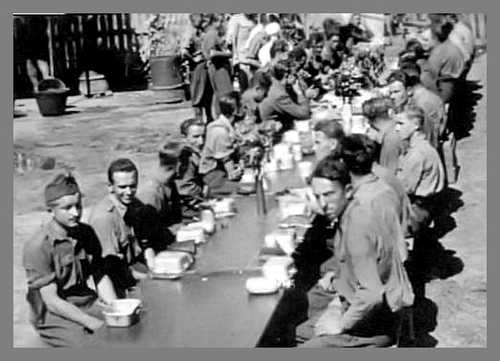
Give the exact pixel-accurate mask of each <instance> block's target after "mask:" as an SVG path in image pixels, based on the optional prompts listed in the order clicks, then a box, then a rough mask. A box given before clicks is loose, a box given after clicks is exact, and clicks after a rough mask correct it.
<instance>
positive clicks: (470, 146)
mask: <svg viewBox="0 0 500 361" xmlns="http://www.w3.org/2000/svg"><path fill="white" fill-rule="evenodd" d="M486 64H487V56H486V54H483V55H482V56H480V57H479V58H478V59H477V60H476V62H475V64H474V66H473V68H472V70H471V72H470V75H469V79H470V80H479V84H480V85H481V86H482V88H481V89H479V90H478V91H477V93H478V94H480V95H482V97H481V99H479V101H478V103H477V106H476V107H475V113H476V120H475V122H474V128H473V129H472V130H471V132H470V136H468V137H466V138H464V139H462V140H460V142H459V145H458V156H459V161H460V164H461V166H462V169H461V174H460V179H459V182H458V184H456V185H454V186H453V189H454V191H453V196H454V198H455V203H456V207H455V208H457V209H454V213H453V214H452V217H453V219H454V223H456V226H455V227H454V228H453V227H450V228H453V229H451V230H450V231H449V232H447V233H446V234H445V235H444V236H443V237H441V238H440V239H439V242H438V243H437V244H438V245H439V247H438V251H436V248H433V250H432V252H439V254H440V257H439V258H437V260H436V263H435V264H434V265H433V267H434V268H433V269H434V271H435V272H434V273H433V277H431V279H429V280H428V281H427V282H426V284H425V298H424V299H423V301H422V302H421V305H420V306H421V307H419V308H418V310H416V314H415V324H416V328H418V330H419V331H418V335H417V336H418V345H419V346H425V347H486V299H487V286H486V269H487V265H486V223H487V217H486V173H487V172H486V138H487V137H486V129H487V117H486V99H487V94H486V89H487V77H486ZM68 104H69V105H70V107H69V108H68V110H67V114H66V115H64V116H60V117H42V116H40V114H39V112H38V108H37V106H36V103H35V101H34V100H33V99H28V100H18V101H17V102H16V108H17V109H18V110H19V111H21V112H23V113H25V114H26V115H25V116H21V117H17V118H15V119H14V129H13V133H14V134H13V137H14V151H15V152H16V154H19V153H20V154H25V155H26V156H27V157H28V158H30V159H32V160H33V164H34V165H35V166H34V169H32V170H27V171H24V172H22V171H21V170H19V171H16V172H15V173H14V209H13V217H14V240H13V246H14V247H13V261H14V263H13V270H14V272H13V277H14V278H13V286H14V287H13V288H14V290H13V291H14V293H13V297H14V299H13V301H14V302H13V304H14V310H13V311H14V312H13V316H14V319H13V321H14V330H13V331H14V347H30V346H41V345H42V344H41V343H40V341H39V340H38V338H37V336H36V334H35V332H34V331H33V329H32V327H31V325H29V322H28V316H29V308H28V304H27V303H26V301H25V298H24V295H25V290H26V280H25V275H24V271H23V269H22V264H21V253H22V246H23V244H24V243H25V242H26V240H27V239H28V238H29V237H30V235H32V234H33V233H34V232H35V231H36V228H37V227H38V226H39V225H40V224H41V222H42V221H43V219H44V217H45V213H44V212H43V210H44V208H43V187H44V185H45V184H46V183H47V182H48V181H50V179H51V178H52V177H53V176H54V175H55V174H56V173H57V172H58V171H60V169H61V168H63V167H69V168H70V169H72V170H73V173H74V174H75V176H76V177H77V180H78V182H79V183H80V186H81V188H82V190H83V192H84V207H88V206H89V205H91V204H93V203H94V202H95V201H97V200H98V199H100V198H101V197H103V196H104V195H105V194H106V192H107V189H106V174H105V172H106V168H107V165H108V164H109V162H110V161H111V160H112V159H114V158H117V157H120V156H127V157H130V158H131V159H132V160H134V161H135V162H136V164H138V166H139V171H140V181H141V180H142V179H144V178H145V177H146V176H147V175H148V174H149V173H150V172H151V170H152V169H153V166H154V162H155V159H156V152H155V150H156V147H157V146H158V145H159V144H160V143H161V142H162V141H164V140H165V138H166V137H167V136H173V137H178V136H179V131H178V126H179V124H180V122H181V121H182V120H183V119H186V118H187V117H190V116H192V115H193V112H192V110H191V108H190V107H189V104H188V103H183V104H178V105H167V104H158V103H155V100H154V97H153V95H152V93H151V92H149V91H143V92H129V93H116V94H113V95H112V96H109V97H102V98H94V99H88V98H85V97H72V98H70V99H68ZM46 157H53V158H55V169H52V170H42V169H39V168H37V164H39V163H40V162H42V161H43V160H44V159H46ZM462 203H463V204H462ZM84 216H85V212H84ZM452 223H453V222H452Z"/></svg>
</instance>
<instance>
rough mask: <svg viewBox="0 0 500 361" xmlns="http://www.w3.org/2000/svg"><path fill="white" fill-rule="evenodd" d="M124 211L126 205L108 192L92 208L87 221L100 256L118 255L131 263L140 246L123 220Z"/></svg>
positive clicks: (135, 258)
mask: <svg viewBox="0 0 500 361" xmlns="http://www.w3.org/2000/svg"><path fill="white" fill-rule="evenodd" d="M137 202H138V201H137ZM126 212H127V206H125V205H123V204H121V203H120V202H119V201H118V200H117V199H116V198H115V197H114V196H113V195H112V194H109V195H107V196H106V197H104V198H103V199H102V200H101V201H100V202H99V203H97V204H96V205H95V206H94V207H93V208H92V210H91V212H90V214H89V219H88V222H89V224H90V225H91V226H92V227H93V228H94V230H95V232H96V234H97V237H98V238H99V242H100V243H101V247H102V256H103V257H106V256H108V255H114V256H118V257H120V258H122V259H124V260H126V261H127V264H129V265H131V264H133V263H135V261H136V260H137V257H138V256H139V255H140V254H141V252H142V248H141V246H140V243H139V240H138V239H137V237H136V235H135V232H134V229H133V227H132V226H130V225H128V224H127V223H126V222H125V220H124V217H125V214H126Z"/></svg>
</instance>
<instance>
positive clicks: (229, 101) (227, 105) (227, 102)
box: [219, 94, 238, 117]
mask: <svg viewBox="0 0 500 361" xmlns="http://www.w3.org/2000/svg"><path fill="white" fill-rule="evenodd" d="M219 106H220V112H221V113H222V115H224V116H225V117H232V116H234V115H235V114H236V111H237V108H238V101H237V99H236V96H235V95H234V94H227V95H223V96H221V97H220V99H219Z"/></svg>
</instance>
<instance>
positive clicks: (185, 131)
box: [180, 118, 205, 149]
mask: <svg viewBox="0 0 500 361" xmlns="http://www.w3.org/2000/svg"><path fill="white" fill-rule="evenodd" d="M180 128H181V134H182V135H183V136H184V137H185V139H186V142H187V143H188V144H189V145H190V146H191V147H193V148H195V149H201V148H202V147H203V143H204V134H205V125H204V124H203V123H202V122H201V121H200V120H198V119H194V118H189V119H186V120H185V121H183V122H182V124H181V127H180Z"/></svg>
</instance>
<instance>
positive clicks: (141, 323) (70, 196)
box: [9, 12, 487, 349]
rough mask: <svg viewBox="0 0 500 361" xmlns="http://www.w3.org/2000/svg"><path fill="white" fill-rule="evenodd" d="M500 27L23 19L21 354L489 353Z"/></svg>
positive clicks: (18, 60) (16, 262)
mask: <svg viewBox="0 0 500 361" xmlns="http://www.w3.org/2000/svg"><path fill="white" fill-rule="evenodd" d="M486 17H487V16H486V14H485V13H483V12H477V13H444V12H441V13H423V12H422V13H367V12H359V13H316V12H311V13H219V12H217V13H174V12H171V13H103V12H85V13H77V12H72V13H64V12H61V13H13V14H12V36H13V69H12V71H13V74H12V78H13V93H12V105H13V107H12V111H13V114H12V127H13V129H12V131H13V133H12V137H13V149H12V151H13V167H12V169H13V175H12V177H13V240H12V242H13V255H12V257H13V290H12V293H13V310H12V312H13V345H12V346H13V347H14V348H54V347H58V348H101V349H102V348H104V349H115V348H290V349H293V348H327V349H328V348H373V347H377V348H486V347H487V211H486V206H487V195H486V194H487V191H486V185H487V162H486V160H487V32H486V28H487V25H486V21H487V19H486ZM9 71H10V70H9Z"/></svg>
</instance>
